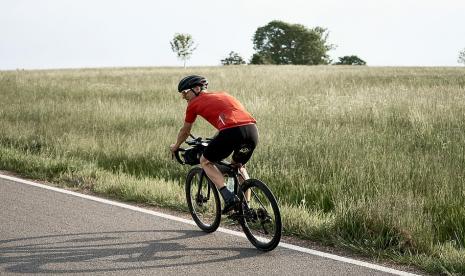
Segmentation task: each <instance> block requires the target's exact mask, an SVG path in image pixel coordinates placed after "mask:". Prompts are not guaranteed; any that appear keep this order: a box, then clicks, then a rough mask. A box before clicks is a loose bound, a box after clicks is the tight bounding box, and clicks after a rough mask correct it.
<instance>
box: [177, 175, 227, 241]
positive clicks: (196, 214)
mask: <svg viewBox="0 0 465 276" xmlns="http://www.w3.org/2000/svg"><path fill="white" fill-rule="evenodd" d="M185 188H186V199H187V206H188V207H189V211H190V213H191V215H192V218H193V219H194V221H195V223H196V224H197V226H198V227H199V228H200V229H202V230H203V231H205V232H207V233H210V232H214V231H216V229H218V227H219V226H220V221H221V203H220V198H219V195H218V190H217V189H216V187H215V186H214V184H213V183H212V182H211V181H210V180H209V179H208V177H207V176H206V175H205V173H204V172H203V170H202V169H201V168H198V167H195V168H192V169H191V170H190V171H189V173H188V174H187V178H186V187H185Z"/></svg>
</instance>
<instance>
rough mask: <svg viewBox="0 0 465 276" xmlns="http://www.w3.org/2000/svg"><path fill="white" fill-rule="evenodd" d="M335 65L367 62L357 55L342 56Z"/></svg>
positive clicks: (364, 63) (363, 63)
mask: <svg viewBox="0 0 465 276" xmlns="http://www.w3.org/2000/svg"><path fill="white" fill-rule="evenodd" d="M334 64H335V65H366V64H367V63H366V62H365V61H364V60H363V59H361V58H359V57H358V56H354V55H352V56H343V57H339V61H338V62H336V63H334Z"/></svg>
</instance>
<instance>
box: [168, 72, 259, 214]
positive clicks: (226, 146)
mask: <svg viewBox="0 0 465 276" xmlns="http://www.w3.org/2000/svg"><path fill="white" fill-rule="evenodd" d="M207 86H208V81H207V79H206V78H204V77H202V76H197V75H191V76H187V77H185V78H183V79H182V80H181V81H180V82H179V84H178V92H179V93H181V94H182V98H183V99H185V100H186V101H187V108H186V116H185V120H184V125H183V127H182V128H181V129H180V130H179V133H178V136H177V140H176V143H175V144H172V145H171V146H170V150H171V152H173V153H175V152H176V151H177V150H178V149H179V147H180V146H181V144H182V143H183V142H184V141H185V140H186V139H187V137H189V134H190V132H191V129H192V125H193V123H194V122H195V119H196V118H197V116H198V115H200V116H201V117H203V118H204V119H205V120H207V121H208V122H209V123H210V124H211V125H213V126H214V127H215V128H216V129H217V130H218V131H219V132H218V133H217V134H216V135H215V137H213V140H212V141H211V142H210V143H209V145H208V146H207V148H206V149H205V151H204V153H203V155H202V156H201V157H200V165H201V167H202V169H203V170H204V171H205V173H206V174H207V176H208V177H209V178H210V180H211V181H212V182H213V183H214V184H215V186H216V187H217V188H218V190H219V191H220V193H221V196H222V197H223V200H224V202H225V207H224V209H223V213H224V214H225V213H227V212H229V211H231V210H232V209H233V208H234V207H235V206H236V204H238V203H239V199H238V198H237V196H236V195H234V193H233V192H231V191H229V190H228V189H227V188H226V186H225V183H224V180H225V179H224V176H223V174H222V173H221V172H220V170H219V169H218V168H217V167H216V166H215V164H214V162H218V161H221V160H223V159H225V158H226V157H228V156H229V155H230V154H231V153H233V155H232V162H233V163H235V164H238V166H239V167H240V173H241V175H242V178H243V179H241V181H243V180H245V179H247V178H248V174H247V171H246V169H245V167H243V165H245V163H247V161H249V159H250V157H251V156H252V153H253V151H254V149H255V147H256V145H257V143H258V129H257V127H256V121H255V119H254V118H253V117H252V116H251V115H250V114H249V113H248V112H247V111H246V110H245V108H244V106H243V105H242V104H241V103H240V102H239V101H238V100H237V99H236V98H234V97H233V96H231V95H229V94H228V93H226V92H210V91H207Z"/></svg>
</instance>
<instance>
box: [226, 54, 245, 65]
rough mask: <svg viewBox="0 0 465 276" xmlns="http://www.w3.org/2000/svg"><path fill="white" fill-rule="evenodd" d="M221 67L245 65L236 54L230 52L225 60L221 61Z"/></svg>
mask: <svg viewBox="0 0 465 276" xmlns="http://www.w3.org/2000/svg"><path fill="white" fill-rule="evenodd" d="M221 64H223V65H241V64H245V61H244V59H243V58H242V57H241V56H240V55H239V54H238V53H236V52H234V51H231V52H230V53H229V55H228V57H226V58H225V59H222V60H221Z"/></svg>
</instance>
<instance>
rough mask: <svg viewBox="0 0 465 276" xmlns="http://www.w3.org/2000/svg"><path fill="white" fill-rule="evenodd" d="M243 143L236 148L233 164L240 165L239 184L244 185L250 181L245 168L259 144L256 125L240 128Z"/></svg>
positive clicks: (248, 192) (247, 195) (247, 193)
mask: <svg viewBox="0 0 465 276" xmlns="http://www.w3.org/2000/svg"><path fill="white" fill-rule="evenodd" d="M240 130H241V136H242V141H240V143H238V144H237V146H236V147H235V148H234V153H233V156H232V162H233V163H236V164H238V165H239V173H240V174H239V182H240V183H241V184H242V182H244V181H245V180H247V179H249V178H250V177H249V174H248V172H247V170H246V168H245V164H246V163H247V162H248V161H249V160H250V158H251V157H252V154H253V152H254V150H255V147H256V146H257V144H258V129H257V127H256V125H247V126H243V127H240ZM245 197H246V199H247V201H250V190H248V191H247V192H246V194H245Z"/></svg>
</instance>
